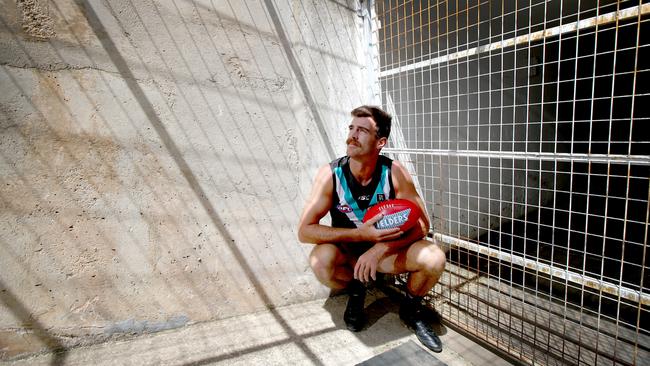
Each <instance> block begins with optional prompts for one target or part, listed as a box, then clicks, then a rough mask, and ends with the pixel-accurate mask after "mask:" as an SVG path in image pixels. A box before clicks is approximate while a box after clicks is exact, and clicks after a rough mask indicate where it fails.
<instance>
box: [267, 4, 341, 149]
mask: <svg viewBox="0 0 650 366" xmlns="http://www.w3.org/2000/svg"><path fill="white" fill-rule="evenodd" d="M264 4H265V5H266V8H267V10H268V12H269V16H270V17H271V21H272V22H273V26H274V27H275V31H276V33H277V34H278V37H279V38H280V44H282V48H283V49H284V53H285V54H286V56H287V59H288V60H289V65H291V70H292V71H293V73H294V75H295V76H296V79H297V80H298V85H300V89H301V90H302V92H303V94H304V95H305V99H306V100H307V106H308V107H309V109H310V110H311V114H312V116H314V119H315V120H316V126H318V132H320V134H321V135H322V136H323V139H324V140H325V146H326V147H327V152H328V154H329V157H330V159H334V157H335V156H336V155H335V153H334V149H333V148H332V146H333V144H332V141H331V140H330V138H329V135H328V134H327V130H325V125H324V123H323V118H322V117H321V115H320V112H318V106H317V105H316V101H315V100H314V96H313V95H312V94H311V90H310V89H309V86H308V85H307V82H306V81H305V75H304V74H303V72H302V69H301V68H300V65H298V60H296V56H295V55H294V54H293V50H292V49H291V43H290V42H289V38H288V37H287V33H286V32H285V30H284V27H283V26H282V21H281V20H280V17H279V16H278V12H277V10H276V9H275V5H274V4H273V0H264Z"/></svg>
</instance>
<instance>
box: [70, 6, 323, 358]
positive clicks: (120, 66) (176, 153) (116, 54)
mask: <svg viewBox="0 0 650 366" xmlns="http://www.w3.org/2000/svg"><path fill="white" fill-rule="evenodd" d="M76 4H77V6H78V7H79V10H80V12H81V13H83V14H84V15H85V16H86V18H87V20H88V24H89V25H90V27H91V28H92V29H93V32H94V33H95V36H96V37H97V39H98V40H99V41H100V42H101V44H102V47H103V48H104V51H105V52H106V54H107V55H108V56H109V58H110V60H111V61H112V62H113V64H114V65H115V67H116V68H117V70H118V72H119V73H120V75H121V76H122V77H123V78H124V82H125V83H126V84H127V86H128V88H129V90H130V91H131V93H132V94H133V96H134V97H135V99H136V100H137V102H138V103H139V105H140V107H141V108H142V110H143V112H144V113H145V115H146V116H147V119H148V121H149V123H151V125H152V127H153V128H154V130H155V131H156V133H157V135H158V137H159V138H160V140H161V142H162V144H163V145H164V146H165V149H166V150H167V151H168V152H169V154H170V156H171V158H172V159H173V160H174V162H175V163H176V164H177V165H178V167H179V169H180V171H181V172H182V174H183V177H184V178H185V180H186V181H187V183H188V184H189V186H190V188H191V189H192V191H193V192H194V194H195V195H196V197H197V199H198V200H199V202H200V203H201V205H202V206H203V208H204V209H205V211H206V212H207V214H208V215H209V217H210V220H211V222H212V224H213V225H214V226H215V228H217V230H219V232H220V234H221V235H222V237H223V238H224V241H225V243H226V245H227V246H228V248H229V249H230V251H231V252H232V254H233V255H234V256H235V258H236V259H237V262H238V263H239V264H240V265H241V268H242V269H243V271H244V273H245V275H246V277H247V279H248V280H249V281H250V283H251V284H252V285H253V287H254V288H255V290H256V293H257V294H258V295H259V296H260V298H261V299H262V301H263V302H264V303H265V304H270V303H271V301H270V298H269V296H268V294H267V293H266V291H265V290H264V287H263V286H262V284H261V282H260V281H259V280H258V279H257V277H256V276H255V274H254V272H253V269H252V268H251V266H250V265H249V264H248V262H247V260H246V258H245V257H244V255H243V254H242V253H241V252H240V251H239V249H238V248H237V247H236V246H235V244H234V242H235V240H234V238H233V237H232V235H231V234H230V232H229V231H228V229H227V228H226V226H225V225H224V223H223V221H222V220H221V218H220V217H219V215H218V213H217V212H216V210H215V208H214V207H213V205H212V203H211V202H210V201H209V199H208V198H207V194H206V193H205V191H204V190H203V188H202V187H201V185H200V184H199V182H198V180H197V178H196V176H195V175H194V174H193V172H192V170H191V168H190V166H189V164H188V163H187V161H185V159H184V158H183V156H182V154H181V152H180V150H179V149H178V147H177V146H176V144H175V143H174V141H173V139H172V137H171V136H170V134H169V132H168V131H167V130H166V128H165V127H164V125H163V123H162V121H161V119H160V117H159V116H158V115H157V114H156V112H155V109H154V107H153V105H152V103H151V102H150V101H149V99H148V98H147V96H146V95H145V93H144V91H143V90H142V88H141V87H140V85H138V82H137V80H136V78H135V75H134V74H133V73H132V72H131V70H130V69H129V66H128V64H127V62H126V60H125V59H124V58H123V57H122V55H121V53H120V51H119V49H118V48H117V46H116V45H115V43H114V42H113V41H112V39H111V38H110V35H109V34H108V32H107V30H106V28H105V27H104V26H103V24H102V22H101V20H100V19H99V16H98V15H97V13H96V12H95V10H94V9H93V7H92V6H89V5H87V4H86V3H85V2H84V1H82V0H77V1H76ZM276 17H277V14H276ZM294 62H295V61H294ZM303 83H304V77H303ZM312 106H313V107H315V105H314V104H313V99H312ZM315 115H318V114H315ZM318 118H319V121H320V117H318ZM321 124H322V123H321ZM330 149H331V147H330ZM269 311H270V312H271V314H272V315H273V317H274V318H275V319H276V321H277V322H278V323H279V324H280V325H281V326H282V328H283V329H284V330H285V331H286V332H287V334H288V335H289V336H290V338H291V339H295V344H296V345H297V346H298V347H299V348H300V349H301V350H302V351H303V352H304V353H305V355H306V356H307V357H308V358H309V359H310V360H311V361H312V362H313V363H314V364H316V365H320V364H322V362H321V361H320V360H319V359H318V357H317V356H316V355H315V354H314V353H313V352H312V351H311V350H310V349H309V347H308V346H307V345H306V344H305V343H304V341H303V340H302V338H301V337H300V336H299V335H298V334H297V333H296V332H295V331H294V330H293V329H291V327H290V326H289V325H288V324H287V322H286V321H285V320H284V319H283V318H282V316H281V315H280V314H279V313H278V311H277V310H275V309H273V308H272V307H271V308H270V309H269Z"/></svg>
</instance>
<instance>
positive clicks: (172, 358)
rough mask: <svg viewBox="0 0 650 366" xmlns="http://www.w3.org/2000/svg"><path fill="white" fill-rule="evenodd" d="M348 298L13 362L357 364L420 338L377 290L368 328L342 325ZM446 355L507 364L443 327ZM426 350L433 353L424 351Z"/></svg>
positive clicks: (449, 360)
mask: <svg viewBox="0 0 650 366" xmlns="http://www.w3.org/2000/svg"><path fill="white" fill-rule="evenodd" d="M346 301H347V296H345V295H342V296H335V297H330V298H326V299H319V300H313V301H308V302H305V303H303V304H296V305H288V306H284V307H280V308H276V309H272V310H266V311H261V312H256V313H251V314H246V315H242V316H238V317H233V318H227V319H222V320H218V321H213V322H206V323H201V324H195V325H191V326H188V327H184V328H182V329H175V330H169V331H165V332H160V333H156V334H146V335H141V336H139V337H136V338H133V339H130V340H128V341H111V342H106V343H103V344H99V345H94V346H90V347H80V348H75V349H71V350H68V351H67V352H62V353H59V354H56V355H54V354H43V355H38V356H35V357H31V358H26V359H22V360H18V361H14V362H10V364H12V365H48V364H51V363H52V362H59V363H65V364H66V365H88V364H93V365H115V364H122V365H127V364H128V365H189V364H191V365H212V364H214V365H336V366H338V365H355V364H358V363H360V362H363V361H365V360H368V359H370V358H372V357H373V356H375V355H378V354H381V353H383V352H385V351H388V350H391V349H393V348H395V347H398V346H400V345H403V344H405V343H406V342H414V343H415V344H417V345H418V347H419V346H420V344H419V342H418V340H417V338H416V337H415V336H414V335H413V334H412V333H411V331H410V330H408V328H406V327H405V326H404V325H403V324H402V323H401V322H400V320H399V316H398V314H397V311H398V305H397V303H395V302H393V301H392V300H391V299H389V298H387V297H385V295H383V294H382V293H381V292H380V291H377V290H372V291H370V292H369V296H368V297H367V299H366V309H367V312H368V318H369V325H368V327H367V328H366V329H364V330H362V331H361V332H359V333H352V332H350V331H348V330H347V329H345V324H343V320H342V318H343V312H344V309H345V304H346ZM436 328H438V329H441V331H440V334H441V339H442V341H443V344H444V348H443V351H442V352H441V353H432V355H433V356H434V357H436V358H437V359H438V360H440V361H442V362H444V363H445V364H447V365H448V366H468V365H495V366H503V365H508V363H507V362H505V361H504V360H502V359H500V358H499V357H498V356H496V355H494V354H493V353H490V352H489V351H487V350H485V349H484V348H482V347H480V346H478V345H477V344H475V343H472V342H470V341H468V340H467V339H466V338H464V337H462V336H460V335H459V334H458V333H455V332H454V331H453V330H451V329H448V328H446V327H444V326H441V325H437V326H436ZM426 352H429V351H428V350H426Z"/></svg>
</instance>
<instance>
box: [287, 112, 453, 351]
mask: <svg viewBox="0 0 650 366" xmlns="http://www.w3.org/2000/svg"><path fill="white" fill-rule="evenodd" d="M351 114H352V121H351V122H350V125H349V127H348V128H349V132H348V138H347V140H346V145H347V154H346V155H345V156H343V157H341V158H338V159H336V160H334V161H332V162H331V163H329V164H327V165H324V166H322V167H321V168H320V169H319V171H318V173H317V174H316V178H315V179H314V186H313V188H312V192H311V195H310V197H309V199H308V201H307V203H306V205H305V208H304V211H303V213H302V216H301V218H300V223H299V227H298V236H299V239H300V241H302V242H304V243H312V244H317V245H316V246H315V247H314V249H313V250H312V252H311V254H310V258H309V262H310V265H311V268H312V269H313V271H314V274H315V275H316V277H317V278H318V280H319V281H320V282H322V283H323V284H324V285H326V286H328V287H330V288H332V289H344V288H345V289H347V292H348V293H349V296H350V298H349V300H348V304H347V307H346V309H345V314H344V316H343V318H344V320H345V324H346V326H347V327H348V329H349V330H351V331H353V332H358V331H360V330H361V329H363V327H364V326H365V323H366V321H367V319H366V316H365V313H364V301H365V294H366V288H365V285H364V284H365V283H367V282H368V281H370V279H373V280H376V274H377V272H381V273H390V274H399V273H406V272H408V273H409V276H408V282H407V296H406V299H405V301H404V302H403V303H402V304H401V306H400V311H399V314H400V318H401V319H402V320H403V321H404V322H405V323H406V325H408V326H409V327H410V328H412V329H413V330H414V331H415V334H416V335H417V337H418V339H419V340H420V341H421V342H422V344H424V345H425V346H426V347H427V348H429V349H431V350H432V351H434V352H440V351H442V343H441V341H440V339H439V338H438V336H437V335H436V333H435V332H434V331H433V329H431V327H430V325H429V324H427V323H426V322H425V320H424V311H423V310H424V307H423V305H422V297H423V296H424V295H426V294H427V293H428V292H429V290H431V288H433V286H434V285H435V284H436V283H437V282H438V279H439V278H440V276H441V274H442V272H443V271H444V268H445V254H444V252H443V251H442V250H441V249H440V248H439V247H438V246H437V245H435V244H433V243H431V242H429V241H427V240H425V239H424V237H425V235H426V234H427V233H428V232H429V218H428V217H427V215H422V217H421V218H420V220H419V225H415V226H414V227H413V228H411V229H409V230H407V231H406V232H402V231H401V230H400V229H399V228H394V229H382V230H379V229H377V228H375V226H374V224H375V223H376V222H377V221H379V220H380V219H381V214H380V215H377V216H375V217H374V218H372V219H370V220H368V221H367V222H365V223H363V222H362V221H361V219H362V218H363V216H364V214H365V213H366V211H367V210H368V208H369V207H371V206H373V205H375V204H377V203H379V202H381V201H383V200H388V199H394V198H401V199H407V200H410V201H413V202H415V203H416V204H417V205H418V206H419V207H420V209H421V211H422V212H426V210H425V208H424V203H423V201H422V198H421V197H420V195H419V194H418V192H417V190H416V189H415V185H414V184H413V180H412V178H411V176H410V175H409V173H408V171H407V170H406V169H405V168H404V167H403V166H402V165H401V164H400V163H399V162H398V161H393V160H391V159H389V158H388V157H386V156H383V155H380V152H381V149H382V148H383V147H384V146H386V144H387V142H388V136H389V134H390V129H391V116H390V115H389V114H388V113H386V112H384V111H383V110H381V109H380V108H378V107H374V106H361V107H358V108H355V109H354V110H352V112H351ZM328 212H329V214H330V216H331V220H332V227H330V226H325V225H321V224H320V220H321V219H322V218H323V217H324V216H325V215H326V214H327V213H328Z"/></svg>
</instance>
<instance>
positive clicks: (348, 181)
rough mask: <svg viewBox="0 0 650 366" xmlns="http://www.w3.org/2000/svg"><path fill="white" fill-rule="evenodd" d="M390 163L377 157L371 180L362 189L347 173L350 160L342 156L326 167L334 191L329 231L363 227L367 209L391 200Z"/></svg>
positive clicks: (385, 158)
mask: <svg viewBox="0 0 650 366" xmlns="http://www.w3.org/2000/svg"><path fill="white" fill-rule="evenodd" d="M392 165H393V161H392V160H391V159H389V158H388V157H386V156H383V155H380V156H379V159H378V160H377V166H376V167H375V171H374V173H373V175H372V180H371V181H370V183H368V184H367V185H366V186H362V185H361V184H360V183H359V182H357V180H356V179H355V178H354V176H353V175H352V172H351V171H350V157H349V156H344V157H342V158H338V159H336V160H334V161H332V162H331V163H330V167H331V169H332V180H333V181H334V187H333V189H334V191H333V200H332V207H331V208H330V216H331V218H332V226H333V227H342V228H350V229H353V228H356V227H359V226H361V225H362V224H363V221H362V220H363V216H364V215H365V214H366V211H367V210H368V208H369V207H370V206H373V205H375V204H377V203H379V202H381V201H384V200H388V199H393V198H395V189H394V188H393V181H392V175H391V167H392Z"/></svg>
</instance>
